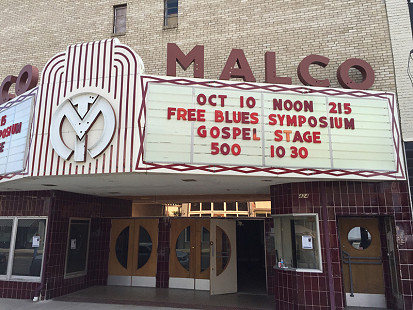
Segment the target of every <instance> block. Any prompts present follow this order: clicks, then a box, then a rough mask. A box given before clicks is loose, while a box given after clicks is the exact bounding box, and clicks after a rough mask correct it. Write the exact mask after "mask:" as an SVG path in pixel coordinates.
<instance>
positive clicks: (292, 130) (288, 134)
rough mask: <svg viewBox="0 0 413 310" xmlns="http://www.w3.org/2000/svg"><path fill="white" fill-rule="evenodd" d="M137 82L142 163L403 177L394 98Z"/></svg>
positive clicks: (280, 88) (191, 82) (195, 82)
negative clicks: (142, 114)
mask: <svg viewBox="0 0 413 310" xmlns="http://www.w3.org/2000/svg"><path fill="white" fill-rule="evenodd" d="M144 80H145V81H146V82H147V83H146V84H144V85H145V86H146V87H145V89H144V94H145V95H146V98H145V108H146V128H145V146H144V161H145V162H147V163H174V164H181V165H185V166H187V167H188V168H191V169H195V170H196V166H197V165H198V166H199V165H203V166H205V165H208V166H222V165H226V166H230V167H238V168H240V167H244V168H247V169H246V170H245V169H244V170H242V169H241V170H240V169H237V168H235V169H231V168H229V170H233V171H238V172H246V173H249V172H247V171H254V172H266V173H272V174H278V175H280V174H287V173H298V174H300V175H312V176H316V175H321V176H333V177H335V176H343V175H346V176H347V177H348V176H350V175H353V176H364V177H366V176H367V177H377V176H393V177H395V176H397V175H399V176H402V175H403V169H402V164H401V163H402V159H401V156H400V154H401V153H400V151H401V150H400V142H399V141H400V137H399V128H398V122H397V119H398V118H397V114H396V113H397V111H396V108H395V101H394V94H391V93H380V92H370V91H360V90H357V91H356V90H344V89H331V88H328V89H324V88H312V87H302V86H295V87H294V86H285V85H268V84H251V83H237V82H232V83H230V82H222V81H200V80H191V79H185V80H183V79H162V78H155V77H152V79H151V77H147V78H146V79H145V78H144ZM168 167H170V166H168ZM251 167H255V168H253V169H252V170H249V169H248V168H251Z"/></svg>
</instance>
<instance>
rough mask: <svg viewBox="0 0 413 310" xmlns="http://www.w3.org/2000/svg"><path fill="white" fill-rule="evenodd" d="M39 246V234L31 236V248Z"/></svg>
mask: <svg viewBox="0 0 413 310" xmlns="http://www.w3.org/2000/svg"><path fill="white" fill-rule="evenodd" d="M39 246H40V237H39V236H33V240H32V247H33V248H38V247H39Z"/></svg>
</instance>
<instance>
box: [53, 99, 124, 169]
mask: <svg viewBox="0 0 413 310" xmlns="http://www.w3.org/2000/svg"><path fill="white" fill-rule="evenodd" d="M115 125H116V118H115V113H114V111H113V108H112V106H111V104H110V103H109V102H108V100H106V99H105V98H104V97H102V96H100V95H97V94H95V93H81V94H77V95H74V96H72V97H70V98H67V99H65V100H64V101H63V102H62V103H60V104H59V106H58V107H57V109H56V111H55V113H54V115H53V117H52V122H51V126H50V139H51V143H52V145H53V148H54V150H55V151H56V153H57V154H58V155H59V156H60V157H62V158H63V159H65V160H67V159H68V158H69V157H70V156H71V155H72V153H73V152H74V157H73V159H74V161H76V162H84V161H86V150H87V151H88V153H89V155H90V156H91V157H92V158H95V157H96V156H98V155H99V154H100V153H102V152H103V151H104V150H105V149H106V147H107V146H108V145H109V143H110V141H111V140H112V137H113V134H114V132H115ZM92 143H93V144H92ZM89 144H90V145H91V146H90V147H89Z"/></svg>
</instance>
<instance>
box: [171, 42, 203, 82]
mask: <svg viewBox="0 0 413 310" xmlns="http://www.w3.org/2000/svg"><path fill="white" fill-rule="evenodd" d="M166 52H167V57H166V75H169V76H176V62H178V63H179V65H180V66H181V68H182V69H184V70H186V69H188V67H189V66H190V65H191V63H194V77H196V78H201V79H202V78H203V77H204V46H203V45H196V46H195V47H194V48H193V49H192V50H191V51H190V52H189V53H188V54H187V55H185V54H184V53H183V52H182V51H181V49H180V48H179V47H178V45H176V44H175V43H168V47H167V51H166Z"/></svg>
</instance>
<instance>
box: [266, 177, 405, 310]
mask: <svg viewBox="0 0 413 310" xmlns="http://www.w3.org/2000/svg"><path fill="white" fill-rule="evenodd" d="M299 193H308V194H309V198H308V199H299V198H298V194H299ZM322 196H324V197H322ZM323 198H324V201H325V205H326V210H323V207H322V200H323ZM271 203H272V205H271V208H272V210H271V212H272V214H292V213H294V214H299V213H317V214H318V216H319V228H320V241H321V251H322V258H323V273H309V272H294V271H289V270H272V271H269V272H270V273H272V281H273V283H272V285H271V286H270V287H272V288H271V290H270V292H271V291H272V292H273V293H274V296H275V303H276V307H277V309H286V310H287V309H288V310H289V309H293V308H294V309H326V310H327V309H330V307H331V305H332V298H330V296H334V303H335V309H343V308H344V307H345V295H344V288H343V278H342V277H343V276H342V270H341V259H340V257H341V253H340V246H339V242H340V241H339V233H338V225H337V220H338V217H341V216H343V217H344V216H345V217H348V216H358V217H362V216H367V217H369V216H370V217H372V216H374V217H378V218H380V219H381V220H383V217H384V216H386V217H390V218H391V219H392V221H394V222H393V223H394V226H395V227H396V228H398V229H396V231H397V236H395V237H396V239H398V238H401V239H403V242H400V243H399V244H398V245H397V249H396V253H395V256H396V261H397V269H398V270H400V274H399V275H398V276H399V279H398V282H399V287H400V293H401V295H403V296H402V297H403V302H404V305H402V306H401V307H399V308H401V309H412V307H413V294H412V292H413V288H412V287H411V283H412V278H411V274H412V273H409V271H411V270H412V257H413V238H412V237H413V233H412V226H411V223H412V222H411V221H412V214H411V212H410V207H409V192H408V187H407V182H381V183H372V182H352V181H341V182H307V183H290V184H283V185H275V186H272V187H271ZM325 214H326V216H324V215H325ZM324 221H327V222H328V225H327V226H328V231H325V229H324V225H323V222H324ZM382 225H383V224H382ZM381 231H383V227H382V228H381ZM326 234H328V236H329V237H328V238H329V243H330V246H329V247H327V246H326V236H325V235H326ZM381 239H382V242H383V241H385V237H384V236H381ZM384 243H385V242H384ZM384 243H383V244H382V261H383V265H384V280H385V289H386V297H387V300H386V301H387V306H388V308H389V309H396V300H394V299H393V298H392V294H391V291H390V286H391V284H390V281H391V279H390V274H389V270H388V269H386V268H389V262H388V258H387V257H386V256H387V255H386V254H387V247H386V245H385V244H384ZM328 252H329V254H330V257H331V270H332V272H331V275H330V276H331V277H332V282H333V287H329V286H328V283H329V274H328V266H327V264H328V262H327V254H328ZM403 307H404V308H403Z"/></svg>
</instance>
